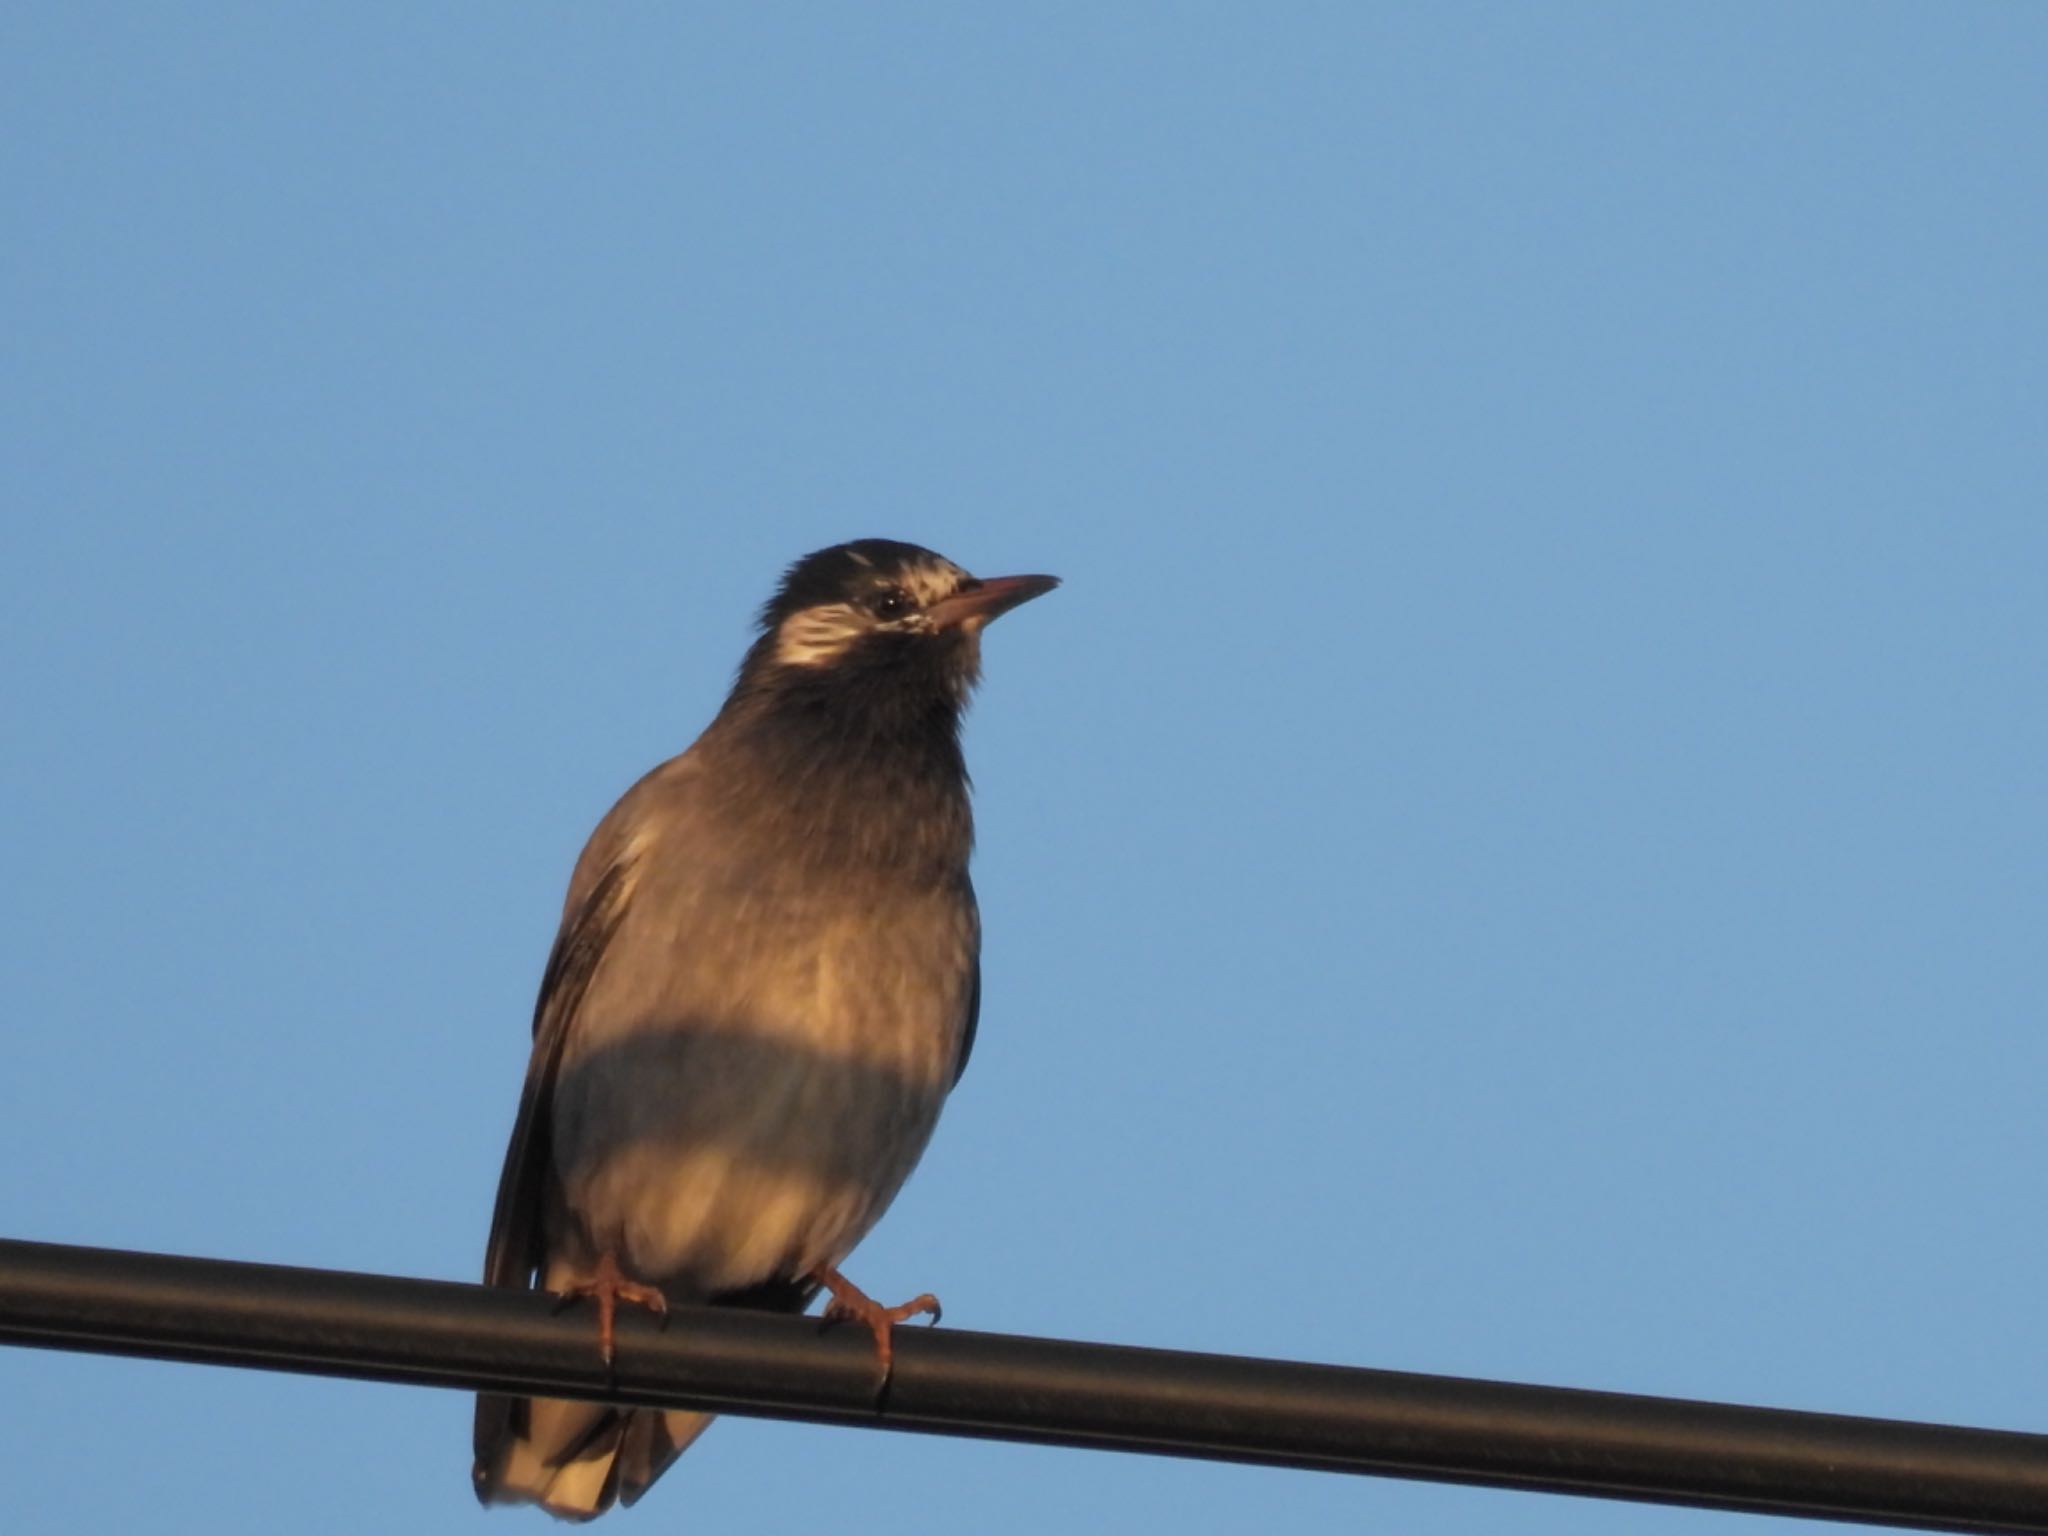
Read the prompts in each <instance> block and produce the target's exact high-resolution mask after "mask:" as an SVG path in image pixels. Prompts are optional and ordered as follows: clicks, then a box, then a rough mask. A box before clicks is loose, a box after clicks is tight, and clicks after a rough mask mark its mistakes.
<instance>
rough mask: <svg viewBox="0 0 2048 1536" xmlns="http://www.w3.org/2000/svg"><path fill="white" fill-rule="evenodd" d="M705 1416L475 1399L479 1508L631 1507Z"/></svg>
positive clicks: (543, 1400)
mask: <svg viewBox="0 0 2048 1536" xmlns="http://www.w3.org/2000/svg"><path fill="white" fill-rule="evenodd" d="M711 1419H712V1415H710V1414H708V1413H686V1412H682V1411H680V1410H677V1411H664V1410H661V1409H654V1408H611V1407H607V1406H606V1405H604V1404H602V1403H584V1402H574V1401H570V1400H568V1399H565V1398H553V1397H538V1398H527V1399H519V1398H505V1397H490V1396H485V1397H480V1398H479V1399H478V1400H477V1447H476V1466H475V1468H474V1470H473V1472H472V1473H471V1477H472V1481H473V1482H474V1483H475V1486H476V1496H477V1501H478V1502H479V1503H482V1504H538V1505H540V1506H541V1508H543V1509H545V1510H546V1511H547V1512H548V1513H549V1514H551V1515H554V1516H556V1517H558V1518H560V1519H563V1520H594V1519H596V1518H597V1516H599V1515H601V1514H603V1513H604V1512H605V1511H606V1510H608V1509H610V1508H611V1507H612V1504H613V1503H614V1501H620V1500H622V1501H624V1502H625V1503H626V1504H629V1505H630V1504H632V1503H633V1502H634V1501H635V1500H636V1499H638V1498H639V1497H640V1495H641V1494H643V1493H645V1492H646V1491H647V1489H648V1487H649V1486H650V1485H651V1484H652V1483H653V1482H654V1480H655V1479H656V1478H658V1477H660V1476H661V1474H662V1473H663V1472H665V1471H667V1470H668V1466H669V1463H671V1462H672V1461H674V1460H675V1459H676V1457H678V1456H680V1455H682V1453H683V1451H684V1450H685V1449H687V1448H688V1446H689V1444H690V1442H691V1441H693V1440H695V1439H696V1438H697V1436H699V1435H701V1434H702V1433H704V1430H705V1428H706V1427H707V1426H708V1425H709V1424H710V1423H711Z"/></svg>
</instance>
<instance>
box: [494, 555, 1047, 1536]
mask: <svg viewBox="0 0 2048 1536" xmlns="http://www.w3.org/2000/svg"><path fill="white" fill-rule="evenodd" d="M1057 585H1059V582H1058V580H1057V578H1055V577H1051V576H1036V575H1032V576H1005V577H994V578H989V579H986V580H983V579H980V578H977V577H974V576H971V575H969V574H968V573H967V572H966V571H965V570H963V569H962V568H961V567H959V566H957V565H955V564H953V562H951V561H950V560H947V559H945V558H944V557H943V556H941V555H938V554H935V553H934V552H932V551H931V550H929V549H925V548H922V547H920V546H918V545H915V544H906V543H901V542H898V541H896V540H892V539H872V538H871V539H856V540H854V541H852V542H850V543H844V544H837V545H834V546H832V547H831V548H829V549H821V550H818V551H816V552H814V553H812V554H808V555H805V556H804V557H803V558H801V559H799V560H797V561H796V562H795V563H794V564H792V565H791V566H789V567H788V569H787V571H786V572H785V573H784V575H783V577H782V580H781V583H780V585H779V586H778V587H777V589H776V591H775V594H774V596H773V597H771V598H770V599H769V600H768V602H767V603H766V604H765V605H764V606H763V607H762V609H761V610H760V615H759V621H758V625H757V634H756V636H755V638H754V640H753V642H752V644H751V645H750V646H749V648H748V650H747V652H746V654H745V657H744V659H743V660H742V662H741V664H740V667H739V672H738V676H737V678H736V680H735V681H734V683H733V685H732V689H731V692H730V694H729V695H728V696H727V698H726V700H725V703H724V705H723V707H722V708H721V709H720V710H719V711H718V713H717V715H716V716H715V717H714V718H713V720H712V722H711V724H710V725H709V726H707V727H706V728H705V730H704V732H703V734H702V735H701V736H699V737H698V738H697V740H696V742H695V743H694V744H693V745H692V746H691V747H690V748H689V749H688V750H687V751H685V752H683V753H682V754H681V755H680V756H678V757H674V758H671V759H669V760H668V761H667V762H665V763H663V764H661V765H660V766H659V767H656V768H655V769H653V770H652V771H651V772H649V773H648V774H646V775H645V776H644V777H643V778H641V779H640V780H639V782H638V783H636V784H634V785H633V786H632V788H630V789H629V790H627V792H626V793H625V795H624V796H622V797H621V798H620V800H619V801H618V803H617V804H616V805H614V806H613V807H612V809H611V811H610V812H609V813H608V814H607V815H606V816H605V817H604V819H603V820H602V821H601V822H600V823H599V824H598V826H597V829H596V831H595V832H593V833H592V834H591V837H590V840H589V842H588V843H587V845H586V846H585V847H584V849H583V852H582V855H581V856H580V857H579V858H578V860H577V861H576V866H575V870H574V873H573V874H572V876H571V878H570V882H569V890H568V895H567V899H566V901H565V902H564V905H563V913H562V922H561V928H560V931H559V933H558V935H557V937H556V939H555V943H554V947H553V950H552V951H551V952H550V954H549V957H548V961H547V966H546V970H545V972H544V973H543V976H542V980H541V987H540V996H539V1000H538V1002H537V1003H536V1005H535V1008H534V1017H533V1042H532V1050H531V1055H530V1057H529V1060H528V1065H527V1071H526V1079H525V1083H524V1086H523V1089H522V1091H521V1095H520V1101H519V1109H518V1114H517V1117H516V1119H515V1121H514V1125H513V1130H512V1136H511V1141H510V1145H509V1146H508V1147H507V1149H506V1153H505V1163H504V1170H503V1173H502V1174H501V1176H500V1179H499V1185H498V1194H497V1201H496V1205H495V1208H494V1210H493V1214H492V1218H491V1230H490V1237H489V1241H488V1243H487V1245H486V1250H485V1259H484V1280H485V1283H486V1284H487V1285H492V1286H500V1287H506V1288H511V1289H534V1288H540V1289H544V1290H547V1291H550V1292H553V1293H555V1294H556V1295H557V1296H559V1297H562V1298H564V1299H565V1302H566V1300H567V1299H572V1298H587V1299H588V1300H590V1301H591V1302H593V1303H594V1304H595V1310H596V1313H597V1325H598V1341H597V1343H598V1349H599V1352H600V1354H601V1355H602V1357H603V1358H604V1359H605V1361H606V1362H607V1363H609V1362H610V1360H611V1358H612V1351H613V1347H614V1326H615V1324H614V1319H615V1316H616V1312H617V1309H618V1307H619V1306H620V1305H622V1304H624V1305H638V1306H644V1307H647V1308H649V1309H651V1310H653V1311H655V1312H665V1311H666V1309H667V1308H668V1307H669V1306H671V1305H676V1306H681V1305H700V1304H701V1305H713V1306H738V1307H753V1308H760V1309H766V1310H772V1311H786V1312H793V1313H800V1312H802V1311H804V1310H805V1309H806V1308H807V1307H808V1306H809V1305H810V1303H811V1302H812V1301H813V1300H814V1299H815V1298H816V1296H817V1294H818V1293H819V1291H821V1290H823V1291H826V1292H828V1293H829V1296H830V1304H829V1306H828V1307H827V1309H826V1314H825V1315H826V1316H827V1317H828V1318H845V1319H852V1320H855V1321H858V1322H860V1323H862V1324H865V1325H866V1326H867V1327H868V1328H870V1329H871V1330H872V1331H873V1334H874V1338H875V1346H876V1354H877V1358H878V1361H879V1364H880V1367H881V1370H882V1373H883V1377H882V1379H883V1380H884V1381H885V1382H886V1379H887V1373H888V1370H889V1367H890V1360H891V1348H890V1336H891V1330H892V1329H893V1328H894V1326H895V1325H896V1323H898V1322H900V1321H903V1320H905V1319H907V1318H909V1317H911V1316H915V1315H918V1314H920V1313H930V1314H932V1316H933V1319H934V1321H936V1319H937V1312H938V1302H937V1300H936V1298H934V1297H932V1296H931V1295H929V1294H927V1295H923V1296H919V1297H917V1298H915V1299H913V1300H912V1301H910V1302H906V1303H904V1304H903V1305H902V1306H900V1307H889V1306H884V1305H882V1304H880V1303H878V1302H876V1301H874V1300H872V1299H871V1298H869V1297H868V1296H866V1295H865V1294H864V1293H862V1292H861V1291H860V1290H859V1289H858V1288H856V1287H855V1286H854V1285H853V1284H852V1283H851V1282H850V1281H848V1280H846V1278H845V1277H844V1276H843V1275H842V1274H841V1273H840V1268H839V1266H840V1265H842V1264H843V1263H845V1261H846V1258H847V1256H848V1254H849V1253H850V1252H851V1251H852V1249H853V1247H854V1245H855V1244H857V1243H858V1242H859V1241H860V1240H861V1239H862V1238H863V1237H864V1236H865V1235H866V1234H867V1232H868V1231H869V1229H870V1228H872V1227H873V1225H874V1223H875V1222H876V1220H877V1219H879V1218H880V1216H881V1215H882V1213H883V1211H884V1210H886V1209H887V1207H888V1206H889V1204H890V1202H891V1201H892V1200H893V1199H894V1198H895V1195H896V1193H897V1191H898V1190H899V1189H900V1188H901V1187H902V1185H903V1182H904V1180H905V1179H906V1178H908V1177H909V1175H910V1172H911V1169H912V1168H913V1167H914V1166H915V1165H916V1163H917V1161H918V1159H919V1157H920V1156H921V1155H922V1154H923V1152H924V1149H925V1145H926V1143H927V1141H928V1140H929V1139H930V1137H931V1134H932V1131H933V1128H934V1126H935V1125H936V1124H937V1122H938V1118H939V1112H940V1109H941V1108H942V1106H943V1105H944V1103H945V1100H946V1097H947V1095H948V1094H949V1093H950V1092H951V1090H952V1088H953V1087H954V1085H955V1084H956V1083H958V1081H959V1079H960V1074H961V1073H962V1071H964V1070H965V1068H966V1066H967V1058H968V1055H969V1053H970V1052H971V1051H972V1049H973V1046H974V1037H975V1029H976V1024H977V1022H978V1020H979V1017H980V1012H981V961H980V949H981V920H980V915H979V912H978V909H977V907H976V904H975V896H974V887H973V884H972V882H971V881H970V879H969V877H968V862H969V856H970V853H971V851H972V845H973V839H974V830H973V818H972V812H971V808H970V804H969V783H968V777H967V769H966V763H965V759H964V757H963V755H962V750H961V744H960V726H961V717H962V713H963V711H964V710H965V708H966V706H967V703H968V699H969V696H970V694H971V693H972V691H973V689H974V686H975V684H976V683H977V682H978V680H979V677H980V670H981V638H982V631H983V629H984V627H985V626H986V625H987V624H989V623H990V622H991V621H992V620H994V619H995V618H997V617H999V616H1000V615H1002V614H1004V613H1006V612H1008V611H1009V610H1011V609H1012V608H1015V607H1016V606H1018V605H1019V604H1021V603H1024V602H1028V601H1030V600H1031V599H1033V598H1036V597H1039V596H1041V595H1043V594H1044V593H1046V592H1049V591H1051V590H1052V588H1054V587H1055V586H1057ZM710 1421H711V1416H710V1415H708V1414H703V1413H694V1412H683V1411H679V1410H678V1411H668V1410H659V1409H627V1408H620V1407H614V1406H609V1405H605V1404H602V1403H592V1402H578V1401H568V1400H563V1399H550V1398H516V1397H510V1396H506V1395H502V1394H484V1395H481V1396H479V1398H478V1399H477V1407H476V1425H475V1446H474V1449H475V1463H474V1466H473V1469H472V1474H471V1477H472V1484H473V1487H474V1490H475V1492H476V1495H477V1498H478V1500H479V1501H480V1502H481V1503H484V1504H486V1505H489V1504H504V1503H513V1504H516V1503H531V1504H538V1505H540V1506H541V1507H542V1508H544V1509H545V1510H547V1511H548V1512H549V1513H551V1514H553V1515H556V1516H557V1517H560V1518H563V1519H569V1520H588V1519H593V1518H595V1517H596V1516H598V1515H600V1514H602V1513H604V1512H605V1511H606V1510H607V1509H609V1508H611V1507H612V1505H613V1504H614V1503H615V1502H623V1503H624V1504H627V1505H631V1504H633V1503H634V1502H635V1501H636V1500H638V1499H639V1498H640V1497H641V1496H642V1495H643V1494H645V1493H646V1491H647V1489H648V1488H649V1487H650V1486H651V1485H652V1484H653V1482H654V1481H655V1479H656V1478H658V1477H660V1476H661V1474H662V1473H663V1472H664V1471H666V1470H667V1468H668V1467H669V1465H670V1464H671V1463H673V1462H674V1460H675V1458H676V1457H677V1456H679V1455H680V1454H681V1453H682V1452H683V1450H684V1449H685V1448H687V1447H688V1446H689V1445H690V1443H691V1442H692V1441H693V1440H694V1439H695V1438H696V1437H697V1436H698V1435H699V1434H701V1433H702V1432H703V1430H704V1428H705V1426H706V1425H708V1424H709V1423H710Z"/></svg>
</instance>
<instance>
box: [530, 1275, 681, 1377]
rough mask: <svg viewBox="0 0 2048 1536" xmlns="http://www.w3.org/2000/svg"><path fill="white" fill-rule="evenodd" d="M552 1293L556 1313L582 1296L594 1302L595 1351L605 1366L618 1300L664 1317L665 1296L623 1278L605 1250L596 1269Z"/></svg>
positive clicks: (612, 1342) (610, 1352) (610, 1351)
mask: <svg viewBox="0 0 2048 1536" xmlns="http://www.w3.org/2000/svg"><path fill="white" fill-rule="evenodd" d="M555 1296H556V1302H555V1310H556V1311H557V1312H559V1311H561V1309H562V1308H563V1307H566V1306H567V1305H569V1303H570V1302H572V1301H576V1300H578V1299H580V1298H582V1297H586V1296H587V1297H589V1298H590V1299H591V1300H592V1301H595V1302H596V1303H597V1352H598V1356H599V1358H601V1359H602V1360H603V1361H604V1363H605V1364H606V1365H610V1364H611V1363H612V1354H613V1344H614V1327H615V1324H616V1322H617V1318H618V1310H619V1303H620V1302H622V1301H627V1302H631V1303H632V1304H633V1305H635V1306H639V1307H645V1308H647V1310H648V1311H650V1312H652V1313H654V1314H655V1315H656V1316H657V1317H662V1318H666V1317H667V1316H668V1298H667V1297H666V1296H664V1295H663V1294H662V1293H661V1292H660V1291H658V1290H656V1289H655V1288H654V1287H653V1286H651V1285H642V1284H641V1283H640V1282H639V1281H638V1280H629V1279H627V1278H626V1276H625V1275H624V1274H623V1273H622V1272H621V1271H620V1269H619V1261H618V1260H617V1259H616V1258H614V1257H613V1256H612V1255H611V1254H609V1253H606V1254H602V1255H600V1256H599V1257H598V1261H597V1268H596V1270H595V1271H594V1272H593V1273H592V1274H591V1276H590V1278H589V1279H588V1280H578V1281H575V1282H574V1283H572V1284H570V1285H568V1286H565V1287H564V1288H563V1289H561V1290H559V1291H557V1292H556V1293H555Z"/></svg>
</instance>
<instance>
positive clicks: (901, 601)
mask: <svg viewBox="0 0 2048 1536" xmlns="http://www.w3.org/2000/svg"><path fill="white" fill-rule="evenodd" d="M916 606H917V605H916V604H915V603H913V602H911V600H910V594H909V593H907V592H905V591H904V590H903V589H902V588H901V587H885V588H884V589H883V590H882V591H880V592H877V593H876V594H875V595H874V597H873V598H872V599H871V600H870V601H869V603H868V611H869V612H870V613H872V614H874V616H875V617H876V618H878V619H900V618H902V617H903V615H905V614H906V613H908V612H910V610H911V609H912V608H914V607H916Z"/></svg>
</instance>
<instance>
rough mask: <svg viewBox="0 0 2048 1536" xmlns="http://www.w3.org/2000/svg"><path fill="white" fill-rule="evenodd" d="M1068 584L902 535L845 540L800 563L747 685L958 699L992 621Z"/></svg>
mask: <svg viewBox="0 0 2048 1536" xmlns="http://www.w3.org/2000/svg"><path fill="white" fill-rule="evenodd" d="M1058 585H1059V580H1058V578H1057V577H1053V576H995V577H989V578H986V579H984V578H981V577H977V576H971V575H969V574H968V573H967V572H966V571H963V570H962V569H960V567H959V566H957V565H955V564H954V563H953V562H952V561H950V560H948V559H946V558H945V557H944V556H943V555H938V554H934V553H933V552H932V551H931V550H929V549H922V548H920V547H918V546H917V545H915V544H902V543H898V542H897V541H896V540H894V539H856V540H854V541H853V542H852V543H850V544H835V545H833V546H832V547H831V548H830V549H821V550H818V551H817V552H816V553H814V554H809V555H805V556H804V557H803V559H801V560H799V561H797V562H796V563H795V564H794V565H792V566H791V567H790V568H789V570H788V572H787V573H786V574H785V575H784V576H783V578H782V585H781V587H780V588H779V589H778V590H777V591H776V594H775V596H773V597H772V598H770V599H769V600H768V602H767V603H766V604H765V605H764V606H763V607H762V609H761V635H760V638H759V639H758V640H756V641H755V643H754V646H753V649H752V650H750V651H749V652H748V653H747V659H746V662H745V664H744V665H743V666H742V667H741V669H740V683H741V687H742V688H743V689H746V690H748V691H758V692H765V693H769V694H777V693H799V694H803V695H806V696H811V697H816V696H818V695H820V694H828V695H837V696H841V697H848V698H856V697H858V698H868V699H871V700H877V701H879V698H880V697H893V698H897V699H901V700H903V701H905V702H910V701H915V700H923V701H928V702H938V703H943V704H946V705H949V706H951V707H952V708H954V709H957V708H958V707H959V706H960V705H961V704H963V703H964V702H965V701H966V697H967V693H968V690H969V689H971V688H972V687H973V685H974V682H975V679H976V677H977V676H978V675H979V673H980V668H981V631H982V629H983V627H984V626H986V625H987V624H988V623H989V622H990V621H991V620H993V619H995V618H997V617H998V616H1000V615H1002V614H1004V613H1007V612H1009V611H1010V610H1011V609H1012V608H1014V607H1016V606H1017V605H1018V604H1019V603H1025V602H1029V601H1030V600H1031V599H1032V598H1034V597H1038V596H1041V595H1042V594H1044V593H1046V592H1050V591H1051V590H1052V589H1053V588H1054V587H1056V586H1058Z"/></svg>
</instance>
